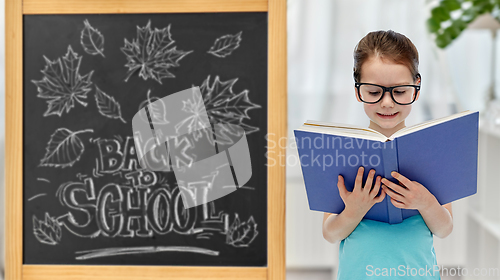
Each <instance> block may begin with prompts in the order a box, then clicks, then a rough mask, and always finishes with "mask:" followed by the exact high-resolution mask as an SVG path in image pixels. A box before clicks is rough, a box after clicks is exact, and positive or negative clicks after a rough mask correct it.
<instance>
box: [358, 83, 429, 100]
mask: <svg viewBox="0 0 500 280" xmlns="http://www.w3.org/2000/svg"><path fill="white" fill-rule="evenodd" d="M362 85H370V86H378V87H381V88H382V89H383V90H384V91H383V92H382V95H381V96H380V98H379V100H377V101H374V102H368V101H364V100H363V98H361V92H360V90H359V87H360V86H362ZM354 86H355V87H356V89H357V90H358V97H359V100H361V101H362V102H364V103H367V104H375V103H378V102H380V100H382V98H384V94H385V92H386V91H388V92H389V93H390V94H391V99H392V101H394V103H396V104H399V105H410V104H412V103H413V102H415V100H416V99H417V94H418V92H419V91H420V86H419V85H399V86H394V87H384V86H381V85H377V84H370V83H354ZM398 87H414V88H415V90H416V91H415V95H414V96H413V100H412V101H411V102H410V103H399V102H397V101H396V99H394V95H393V93H392V90H393V89H395V88H398Z"/></svg>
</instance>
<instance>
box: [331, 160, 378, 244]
mask: <svg viewBox="0 0 500 280" xmlns="http://www.w3.org/2000/svg"><path fill="white" fill-rule="evenodd" d="M363 171H364V168H363V167H360V168H359V169H358V174H357V175H356V181H355V183H354V188H353V190H352V192H349V191H347V189H346V187H345V184H344V177H342V176H341V175H339V178H338V182H337V187H338V188H339V194H340V197H341V198H342V200H343V201H344V204H345V208H344V210H343V211H342V212H340V214H338V215H336V214H331V213H325V215H324V216H323V238H325V239H326V240H327V241H328V242H330V243H336V242H337V241H340V240H343V239H345V238H346V237H347V236H349V234H351V232H352V231H353V230H354V229H355V228H356V227H357V226H358V224H359V222H361V220H362V219H363V217H364V216H365V214H366V212H368V210H370V208H372V206H373V205H374V204H375V203H378V202H381V201H382V200H384V198H385V191H383V190H382V192H381V194H380V196H378V197H376V195H377V194H378V191H379V190H380V185H381V183H380V182H381V177H380V176H378V177H377V179H376V180H375V185H374V186H373V189H372V184H373V177H374V176H375V170H370V172H369V173H368V176H367V178H366V183H365V186H364V187H363V186H362V183H363Z"/></svg>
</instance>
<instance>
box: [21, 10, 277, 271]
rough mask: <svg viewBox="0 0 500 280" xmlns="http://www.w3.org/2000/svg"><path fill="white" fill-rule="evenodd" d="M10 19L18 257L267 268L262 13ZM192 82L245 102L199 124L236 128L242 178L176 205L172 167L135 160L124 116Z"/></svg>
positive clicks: (207, 93)
mask: <svg viewBox="0 0 500 280" xmlns="http://www.w3.org/2000/svg"><path fill="white" fill-rule="evenodd" d="M23 21H24V22H23V24H24V27H23V28H24V36H23V40H24V50H23V63H24V65H23V69H24V77H23V88H24V93H23V111H24V113H23V121H24V126H23V169H24V172H23V174H24V175H23V176H24V177H23V207H24V211H23V228H24V230H23V240H24V244H23V250H24V253H23V258H24V259H23V263H24V264H126V265H188V266H266V265H267V249H266V248H267V188H268V186H267V165H266V163H267V158H266V149H267V147H266V145H267V141H266V133H267V121H268V119H267V110H268V104H267V82H268V81H267V76H268V73H267V24H268V22H267V13H256V12H255V13H175V14H113V15H110V14H98V15H25V16H24V19H23ZM193 86H198V87H199V88H200V90H201V94H202V96H203V98H204V100H203V101H204V102H205V105H207V104H208V103H210V102H211V101H213V100H212V98H213V97H214V96H217V95H219V94H225V95H227V96H228V98H229V99H231V100H232V101H233V102H232V103H231V104H233V105H234V104H240V103H241V102H245V103H244V105H245V106H246V108H247V109H246V110H244V112H242V113H241V114H239V115H238V114H235V115H232V116H229V117H227V118H220V117H217V116H215V115H214V116H211V117H213V118H215V119H217V120H218V121H221V122H227V123H232V124H238V125H240V126H241V127H243V128H244V129H245V132H246V134H247V136H246V137H247V140H248V145H249V149H250V154H251V163H252V177H251V179H250V180H249V181H248V182H247V183H246V184H245V186H243V187H241V188H240V189H238V190H237V191H235V192H233V193H231V194H229V195H226V196H224V197H222V198H220V199H217V200H215V201H212V202H210V203H207V204H204V205H199V206H196V207H192V208H188V209H184V207H183V206H182V200H181V199H180V196H179V189H178V186H177V182H176V178H175V175H174V173H173V172H151V171H147V170H143V169H141V167H140V166H139V165H138V163H137V155H136V151H135V148H134V139H133V135H132V134H133V133H132V124H131V120H132V118H133V117H134V115H135V114H136V113H137V112H138V111H139V109H140V108H142V107H143V106H144V104H145V103H147V102H150V101H153V100H158V99H161V98H162V97H165V96H168V95H169V94H173V93H175V92H179V91H182V90H185V89H187V88H190V87H193ZM238 102H240V103H238ZM223 105H224V104H211V106H215V107H217V106H223ZM226 105H227V104H226ZM208 113H209V115H210V112H208ZM166 120H167V119H165V121H166Z"/></svg>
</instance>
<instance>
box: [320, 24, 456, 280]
mask: <svg viewBox="0 0 500 280" xmlns="http://www.w3.org/2000/svg"><path fill="white" fill-rule="evenodd" d="M420 79H421V77H420V74H419V73H418V52H417V49H416V48H415V46H414V45H413V43H412V42H411V41H410V40H409V39H408V38H407V37H405V36H404V35H402V34H399V33H397V32H394V31H391V30H389V31H377V32H371V33H369V34H368V35H366V36H365V37H364V38H362V39H361V41H359V43H358V44H357V46H356V47H355V49H354V81H355V95H356V98H357V100H358V101H359V102H362V103H363V106H364V110H365V113H366V115H367V116H368V117H369V118H370V125H369V128H372V129H374V130H376V131H379V132H380V133H382V134H384V135H385V136H387V137H389V136H390V135H392V134H393V133H394V132H396V131H398V130H400V129H401V128H404V127H405V119H406V117H407V116H408V115H409V114H410V111H411V103H413V102H414V101H416V100H417V99H418V97H419V94H420V91H419V89H420V87H419V85H420ZM363 172H364V170H363V167H360V168H359V169H358V173H357V176H356V180H355V184H354V188H353V191H352V192H349V191H347V189H346V187H345V184H344V178H343V177H342V176H339V178H338V182H337V187H338V189H339V192H340V196H341V198H342V200H343V201H344V204H345V209H344V210H343V211H342V212H341V213H339V214H338V215H337V214H331V213H325V214H324V218H323V237H324V238H325V239H326V240H327V241H328V242H330V243H335V242H337V241H340V245H339V267H338V274H337V279H338V280H344V279H356V280H359V279H377V278H379V277H380V279H400V278H401V277H408V276H410V279H412V278H417V279H441V278H440V275H439V269H438V266H437V262H436V254H435V252H434V246H433V235H436V236H438V237H440V238H445V237H446V236H448V235H449V234H450V233H451V231H452V229H453V216H452V210H451V203H448V204H445V205H440V204H439V202H438V201H437V199H436V198H435V197H434V195H432V194H431V193H430V192H429V191H428V190H427V189H426V188H425V187H424V186H423V185H421V184H420V183H418V182H416V181H412V180H411V179H409V178H406V177H405V176H404V175H403V174H399V173H397V172H392V173H391V175H392V176H393V177H394V178H395V179H396V180H398V181H399V183H400V184H399V185H398V184H395V183H393V182H391V181H389V180H387V179H386V178H381V177H380V176H377V178H374V174H375V171H374V170H370V172H369V173H368V176H367V178H366V182H365V184H364V186H363V183H362V182H363ZM374 181H375V183H374V185H373V182H374ZM372 185H373V186H372ZM380 188H382V191H381V193H380V195H379V196H377V194H378V193H379V190H380ZM386 197H387V199H390V200H391V202H392V204H394V206H396V207H398V208H404V209H417V210H418V211H419V213H420V214H419V215H414V216H412V217H410V218H407V219H405V220H403V222H402V223H399V224H388V223H383V222H378V221H373V220H368V219H363V217H364V215H365V214H366V213H367V212H368V210H370V208H371V207H372V206H373V205H374V204H375V203H379V202H381V201H383V200H384V199H385V198H386ZM377 276H378V277H377ZM412 276H413V277H412Z"/></svg>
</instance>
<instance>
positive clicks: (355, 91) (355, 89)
mask: <svg viewBox="0 0 500 280" xmlns="http://www.w3.org/2000/svg"><path fill="white" fill-rule="evenodd" d="M354 95H355V96H356V99H357V100H358V102H361V99H359V95H358V89H357V88H356V86H354Z"/></svg>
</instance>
